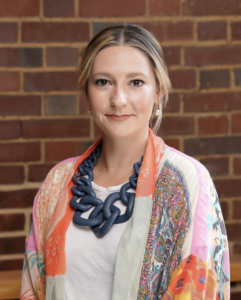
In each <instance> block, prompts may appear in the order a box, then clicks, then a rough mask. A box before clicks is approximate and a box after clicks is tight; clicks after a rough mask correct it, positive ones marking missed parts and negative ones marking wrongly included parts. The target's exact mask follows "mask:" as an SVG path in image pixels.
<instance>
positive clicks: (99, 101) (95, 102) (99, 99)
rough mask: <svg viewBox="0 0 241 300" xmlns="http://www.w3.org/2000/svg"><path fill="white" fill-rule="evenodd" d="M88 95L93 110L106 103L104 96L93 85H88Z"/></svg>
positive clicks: (99, 109)
mask: <svg viewBox="0 0 241 300" xmlns="http://www.w3.org/2000/svg"><path fill="white" fill-rule="evenodd" d="M88 97H89V101H90V105H91V107H92V109H93V110H95V111H96V112H97V111H101V110H102V109H103V108H104V107H105V104H106V96H105V95H104V94H102V93H100V92H99V91H98V90H97V89H95V88H94V87H91V86H90V87H89V90H88Z"/></svg>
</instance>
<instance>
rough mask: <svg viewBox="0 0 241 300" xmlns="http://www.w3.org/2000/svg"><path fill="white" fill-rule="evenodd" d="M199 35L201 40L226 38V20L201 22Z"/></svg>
mask: <svg viewBox="0 0 241 300" xmlns="http://www.w3.org/2000/svg"><path fill="white" fill-rule="evenodd" d="M197 35H198V39H199V40H200V41H206V40H209V41H213V40H220V39H226V38H227V23H226V22H225V21H211V22H199V23H198V28H197Z"/></svg>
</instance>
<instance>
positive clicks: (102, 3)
mask: <svg viewBox="0 0 241 300" xmlns="http://www.w3.org/2000/svg"><path fill="white" fill-rule="evenodd" d="M145 4H146V2H145V0H132V1H131V2H130V1H128V0H115V3H114V5H113V1H112V0H98V1H96V0H89V1H83V0H79V16H80V17H128V16H132V17H134V16H142V15H144V14H145V12H146V5H145Z"/></svg>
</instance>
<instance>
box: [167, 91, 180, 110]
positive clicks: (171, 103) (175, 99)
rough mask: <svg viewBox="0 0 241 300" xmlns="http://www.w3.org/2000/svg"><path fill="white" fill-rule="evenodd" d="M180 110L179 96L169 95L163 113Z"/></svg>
mask: <svg viewBox="0 0 241 300" xmlns="http://www.w3.org/2000/svg"><path fill="white" fill-rule="evenodd" d="M179 110H180V96H179V94H176V93H171V94H169V100H168V102H167V105H166V107H165V108H164V109H163V112H179Z"/></svg>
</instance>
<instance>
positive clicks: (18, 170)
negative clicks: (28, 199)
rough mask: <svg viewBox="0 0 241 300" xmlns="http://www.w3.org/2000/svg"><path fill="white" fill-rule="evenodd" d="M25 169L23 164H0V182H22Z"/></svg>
mask: <svg viewBox="0 0 241 300" xmlns="http://www.w3.org/2000/svg"><path fill="white" fill-rule="evenodd" d="M23 181H24V169H23V167H22V166H0V184H14V183H22V182H23Z"/></svg>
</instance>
